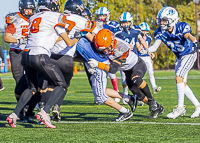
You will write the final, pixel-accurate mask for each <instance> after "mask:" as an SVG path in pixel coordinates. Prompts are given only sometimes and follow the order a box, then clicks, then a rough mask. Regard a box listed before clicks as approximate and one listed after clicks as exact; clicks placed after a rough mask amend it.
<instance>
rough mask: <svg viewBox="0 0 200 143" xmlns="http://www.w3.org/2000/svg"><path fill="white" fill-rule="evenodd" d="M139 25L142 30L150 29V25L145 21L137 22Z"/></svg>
mask: <svg viewBox="0 0 200 143" xmlns="http://www.w3.org/2000/svg"><path fill="white" fill-rule="evenodd" d="M139 27H140V29H141V30H142V31H149V30H150V27H149V25H148V24H147V23H146V22H142V23H140V24H139Z"/></svg>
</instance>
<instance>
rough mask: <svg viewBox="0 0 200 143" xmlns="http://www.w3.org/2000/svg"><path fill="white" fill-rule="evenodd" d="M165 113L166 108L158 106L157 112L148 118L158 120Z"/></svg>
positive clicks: (153, 112)
mask: <svg viewBox="0 0 200 143" xmlns="http://www.w3.org/2000/svg"><path fill="white" fill-rule="evenodd" d="M164 112H165V108H164V107H163V106H162V105H160V104H158V109H157V110H155V111H152V112H151V115H150V116H149V117H148V119H156V118H158V116H159V115H160V114H162V113H164Z"/></svg>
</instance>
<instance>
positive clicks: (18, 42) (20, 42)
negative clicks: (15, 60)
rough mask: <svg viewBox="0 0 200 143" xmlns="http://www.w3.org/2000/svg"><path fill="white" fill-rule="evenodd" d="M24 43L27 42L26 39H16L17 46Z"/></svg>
mask: <svg viewBox="0 0 200 143" xmlns="http://www.w3.org/2000/svg"><path fill="white" fill-rule="evenodd" d="M26 42H27V38H26V37H24V38H22V39H17V44H20V45H21V44H26Z"/></svg>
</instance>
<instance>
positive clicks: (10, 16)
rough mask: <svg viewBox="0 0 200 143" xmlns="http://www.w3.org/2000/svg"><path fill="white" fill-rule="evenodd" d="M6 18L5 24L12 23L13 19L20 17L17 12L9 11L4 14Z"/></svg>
mask: <svg viewBox="0 0 200 143" xmlns="http://www.w3.org/2000/svg"><path fill="white" fill-rule="evenodd" d="M5 18H6V23H7V24H12V23H14V22H15V21H17V20H19V19H20V16H19V15H18V14H17V12H14V13H9V14H7V15H6V16H5Z"/></svg>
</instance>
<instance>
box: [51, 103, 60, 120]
mask: <svg viewBox="0 0 200 143" xmlns="http://www.w3.org/2000/svg"><path fill="white" fill-rule="evenodd" d="M52 114H53V117H52V119H53V120H54V121H57V122H58V121H60V120H61V117H60V107H59V106H58V105H57V104H56V105H54V106H53V108H52Z"/></svg>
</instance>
